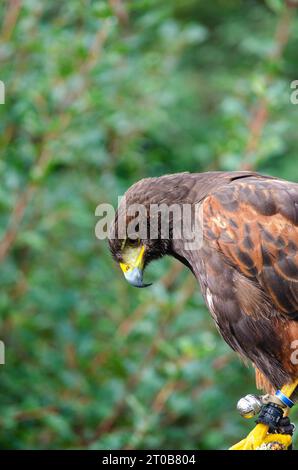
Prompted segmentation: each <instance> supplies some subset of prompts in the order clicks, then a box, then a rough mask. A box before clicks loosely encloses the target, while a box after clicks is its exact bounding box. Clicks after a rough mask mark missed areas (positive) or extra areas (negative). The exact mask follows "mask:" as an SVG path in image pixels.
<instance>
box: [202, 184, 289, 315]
mask: <svg viewBox="0 0 298 470" xmlns="http://www.w3.org/2000/svg"><path fill="white" fill-rule="evenodd" d="M203 208H204V236H205V239H206V240H207V241H208V243H210V244H211V245H212V246H213V248H215V249H216V250H218V251H219V252H221V253H222V254H223V255H224V257H225V259H226V262H227V264H230V265H232V266H233V267H235V268H236V269H237V270H238V271H239V272H240V273H241V274H243V275H244V276H245V277H246V278H249V279H251V280H253V281H255V282H257V283H258V284H259V285H260V287H261V288H262V290H263V291H264V293H265V294H266V295H267V296H268V297H269V299H270V301H271V302H272V304H273V305H274V306H275V307H276V309H277V310H278V311H279V312H280V313H281V314H287V315H290V317H291V318H298V184H295V183H289V182H286V181H280V180H258V179H255V178H250V179H249V180H244V181H241V180H240V181H237V182H235V183H233V184H230V185H227V186H225V187H223V188H221V189H220V190H218V191H217V192H215V193H213V194H212V195H210V196H208V197H207V198H206V199H205V201H204V203H203ZM253 313H254V312H251V314H253Z"/></svg>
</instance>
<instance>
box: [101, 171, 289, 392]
mask: <svg viewBox="0 0 298 470" xmlns="http://www.w3.org/2000/svg"><path fill="white" fill-rule="evenodd" d="M126 203H127V204H132V203H140V204H144V205H145V206H148V207H149V205H150V204H161V203H166V204H168V205H171V204H174V203H178V204H183V203H191V204H192V205H193V206H195V205H196V204H199V205H200V208H201V210H202V212H203V226H202V227H201V230H203V244H202V246H201V247H200V249H195V250H192V251H189V250H188V249H186V245H185V240H183V239H178V240H173V239H169V240H143V243H144V244H145V246H146V260H145V264H147V263H148V262H150V261H151V260H152V259H156V258H158V257H160V256H163V255H165V254H167V255H171V256H174V257H175V258H177V259H178V260H179V261H181V262H182V263H184V264H185V266H187V267H188V268H190V270H191V271H192V272H193V274H194V275H195V276H196V278H197V280H198V282H199V284H200V286H201V290H202V294H203V296H204V298H205V300H206V304H207V306H208V308H209V310H210V312H211V315H212V317H213V318H214V320H215V323H216V326H217V328H218V330H219V331H220V333H221V335H222V336H223V338H224V339H225V341H226V342H227V343H228V344H229V345H230V346H231V348H233V349H234V350H235V351H236V352H237V353H238V354H239V355H240V356H241V357H242V358H243V359H244V360H246V359H249V360H251V362H252V363H253V365H254V367H255V369H256V377H257V383H258V385H259V386H262V387H263V388H265V389H266V390H267V391H271V390H272V389H273V388H278V387H281V386H282V385H283V384H285V383H288V382H291V381H293V380H295V379H296V378H297V377H298V365H297V364H295V363H293V362H292V361H291V355H292V352H293V351H292V348H291V345H292V342H293V341H297V340H298V252H297V248H298V184H296V183H291V182H288V181H284V180H280V179H278V178H274V177H270V176H262V175H260V174H257V173H254V172H209V173H202V174H200V173H196V174H190V173H182V174H175V175H166V176H162V177H160V178H147V179H144V180H141V181H139V182H138V183H136V184H135V185H133V186H132V187H131V188H130V189H129V190H128V192H127V193H126ZM124 210H125V209H124V206H121V205H120V207H119V209H118V213H117V215H116V218H115V226H117V223H118V222H117V221H118V217H119V214H121V213H123V211H124ZM148 223H149V220H148ZM110 248H111V251H112V254H113V255H114V257H115V259H117V260H118V261H119V260H120V259H121V240H110Z"/></svg>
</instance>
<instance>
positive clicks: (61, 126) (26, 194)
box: [0, 0, 111, 262]
mask: <svg viewBox="0 0 298 470" xmlns="http://www.w3.org/2000/svg"><path fill="white" fill-rule="evenodd" d="M11 5H13V6H12V7H11V12H10V13H9V12H8V13H7V19H6V20H5V22H4V23H5V24H7V25H8V26H6V29H7V28H9V31H11V29H12V25H15V22H16V20H17V17H18V12H19V8H20V5H21V2H20V1H19V0H12V1H11ZM110 28H111V22H110V19H107V20H106V21H105V22H104V23H103V26H102V28H101V29H100V30H99V31H98V32H97V33H96V35H95V38H94V40H93V43H92V45H91V47H90V50H89V54H88V57H87V59H86V60H85V61H84V62H83V64H82V66H81V68H80V73H81V74H82V75H83V77H85V79H84V80H83V84H82V86H80V87H79V88H77V89H76V90H74V91H72V90H71V91H70V92H69V93H68V94H67V96H66V98H65V101H64V103H63V108H65V107H66V108H67V107H68V106H69V105H70V104H71V103H72V102H73V101H74V100H75V99H76V98H77V97H78V96H80V94H81V93H83V92H84V90H86V89H87V88H88V80H87V78H86V76H87V75H88V73H89V72H90V71H91V70H92V69H93V67H94V66H95V65H96V64H97V63H98V60H99V58H100V53H101V51H102V48H103V46H104V44H105V42H106V40H107V38H108V34H109V31H110ZM5 37H8V38H9V34H7V33H6V34H5ZM71 119H72V114H71V112H70V111H69V110H68V109H66V110H61V113H60V115H58V125H57V126H56V130H55V131H51V132H49V133H48V134H47V135H46V136H44V137H43V144H42V149H41V151H40V156H39V158H38V160H37V163H36V164H35V167H33V168H32V170H31V172H32V174H33V175H37V177H38V178H39V177H40V176H42V174H43V173H44V171H45V170H46V168H47V166H48V164H49V162H50V160H51V158H52V155H51V153H50V150H49V146H48V145H49V144H50V143H51V141H52V140H54V139H57V138H58V137H59V136H61V135H62V134H63V132H64V131H65V129H66V128H67V126H68V125H69V124H70V122H71ZM38 187H39V185H38V184H37V183H36V182H35V181H33V182H30V183H29V184H28V186H27V187H26V188H25V189H24V190H23V191H22V192H21V194H20V195H19V196H18V197H17V200H16V203H15V206H14V208H13V210H12V212H11V215H10V219H9V222H8V226H7V229H6V232H5V234H4V236H3V238H2V239H1V240H0V262H2V261H3V260H4V259H5V257H6V256H7V255H8V253H9V251H10V249H11V247H12V245H13V244H14V242H15V240H16V238H17V235H18V231H19V227H20V225H21V223H22V221H23V218H24V215H25V212H26V209H27V207H28V206H29V204H30V202H31V200H32V198H33V196H34V194H35V192H36V190H37V188H38Z"/></svg>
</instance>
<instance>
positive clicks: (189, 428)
mask: <svg viewBox="0 0 298 470" xmlns="http://www.w3.org/2000/svg"><path fill="white" fill-rule="evenodd" d="M282 3H283V2H282V1H279V0H274V1H273V0H270V1H269V0H268V1H249V2H248V1H244V0H243V1H241V0H215V1H213V2H205V1H203V0H175V1H173V0H172V1H171V0H163V1H160V0H159V1H158V0H150V1H149V0H133V1H128V2H121V0H111V1H109V2H108V1H95V0H94V1H92V0H69V1H67V2H61V1H58V0H56V1H53V0H52V1H43V2H40V1H39V0H23V1H19V0H16V1H14V2H9V1H6V2H5V1H4V2H1V5H0V16H1V23H2V33H1V43H0V63H1V76H0V79H1V80H3V81H4V83H5V84H6V104H5V105H2V106H0V115H1V120H0V128H1V132H0V147H1V160H0V173H1V186H0V236H1V238H2V241H1V242H0V253H2V255H3V256H2V257H3V260H2V266H1V272H0V285H1V296H0V310H1V312H0V339H2V340H3V341H4V342H5V345H6V364H5V366H0V367H1V369H0V377H1V385H0V445H1V447H2V448H17V449H24V448H26V449H28V448H35V449H39V448H91V449H102V448H164V449H166V448H168V449H170V448H177V449H187V448H189V449H219V448H227V447H228V446H229V445H231V444H233V443H234V442H236V441H237V440H238V439H239V438H240V437H241V436H242V435H243V436H244V435H245V433H247V431H248V430H249V429H250V428H251V427H252V426H253V423H251V422H249V421H244V420H242V419H241V418H240V417H238V415H237V412H236V410H235V404H236V402H237V400H238V398H239V397H240V396H242V395H244V394H246V393H250V392H254V391H255V387H254V378H253V372H252V370H249V369H246V367H245V366H244V365H243V364H241V363H240V361H239V360H238V358H237V357H236V355H234V353H232V352H231V351H230V350H229V348H228V347H227V346H226V344H225V343H224V341H223V340H222V339H221V338H220V337H219V335H218V333H217V332H216V329H215V327H214V324H213V322H212V320H211V319H210V316H209V314H208V312H207V310H206V308H205V306H204V304H203V301H202V298H201V295H200V292H199V289H198V286H197V285H196V284H195V282H194V280H193V279H192V278H191V277H190V276H189V274H188V273H187V272H186V271H185V270H184V269H182V267H180V266H179V264H178V263H177V262H174V261H171V260H163V261H161V262H159V263H156V264H153V265H152V266H150V267H149V269H148V273H147V276H148V278H151V279H153V280H154V281H155V283H154V285H153V286H152V288H150V289H146V290H141V291H139V290H134V289H133V288H131V287H129V286H128V285H127V284H126V283H125V282H124V280H123V279H122V276H121V274H120V272H119V270H118V269H117V267H116V266H115V265H114V263H113V262H112V260H111V258H110V255H109V253H108V247H107V243H106V242H99V241H98V240H96V238H95V235H94V227H95V224H96V217H95V216H94V212H95V208H96V206H97V205H98V204H99V203H101V202H112V203H114V204H115V203H116V201H117V196H118V195H120V194H123V192H124V191H125V190H126V189H127V187H128V186H129V185H130V184H131V183H133V182H135V181H137V180H138V179H140V178H142V177H145V176H152V175H161V174H164V173H170V172H178V171H186V170H188V171H204V170H211V169H228V170H233V169H238V168H240V167H241V165H242V164H243V158H244V155H246V154H247V148H248V147H247V145H248V142H249V140H250V134H251V132H252V129H251V128H250V127H251V126H250V124H249V123H250V122H251V119H252V116H253V110H254V107H255V106H258V103H260V102H262V100H266V106H267V108H266V112H267V114H268V116H267V118H266V123H265V126H264V129H262V132H261V135H260V138H259V140H258V142H257V144H258V145H257V149H253V151H251V154H250V155H248V157H249V161H250V162H251V163H252V164H253V165H254V166H255V167H256V168H257V169H258V170H260V171H262V172H264V173H270V174H274V175H279V176H281V177H285V178H288V179H292V180H296V181H298V165H297V155H298V140H297V109H298V108H297V106H294V105H293V104H291V102H290V93H291V89H290V83H291V82H292V80H295V79H297V78H298V70H297V50H298V21H297V17H295V18H292V19H291V31H290V38H289V40H288V42H287V44H286V45H285V50H284V51H283V54H282V56H278V54H277V55H275V54H274V50H275V49H274V48H276V39H275V38H274V35H275V33H274V32H275V30H276V25H277V23H278V21H280V17H281V15H283V7H282ZM291 15H292V16H293V17H294V16H295V15H296V12H295V10H291ZM246 156H247V155H246ZM296 417H297V412H296Z"/></svg>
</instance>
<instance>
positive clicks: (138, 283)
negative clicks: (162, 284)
mask: <svg viewBox="0 0 298 470" xmlns="http://www.w3.org/2000/svg"><path fill="white" fill-rule="evenodd" d="M124 276H125V279H126V280H127V281H128V282H129V284H131V285H132V286H134V287H138V288H143V287H149V286H151V284H144V283H143V271H142V270H141V269H140V268H133V269H132V270H131V271H127V272H125V273H124Z"/></svg>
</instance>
